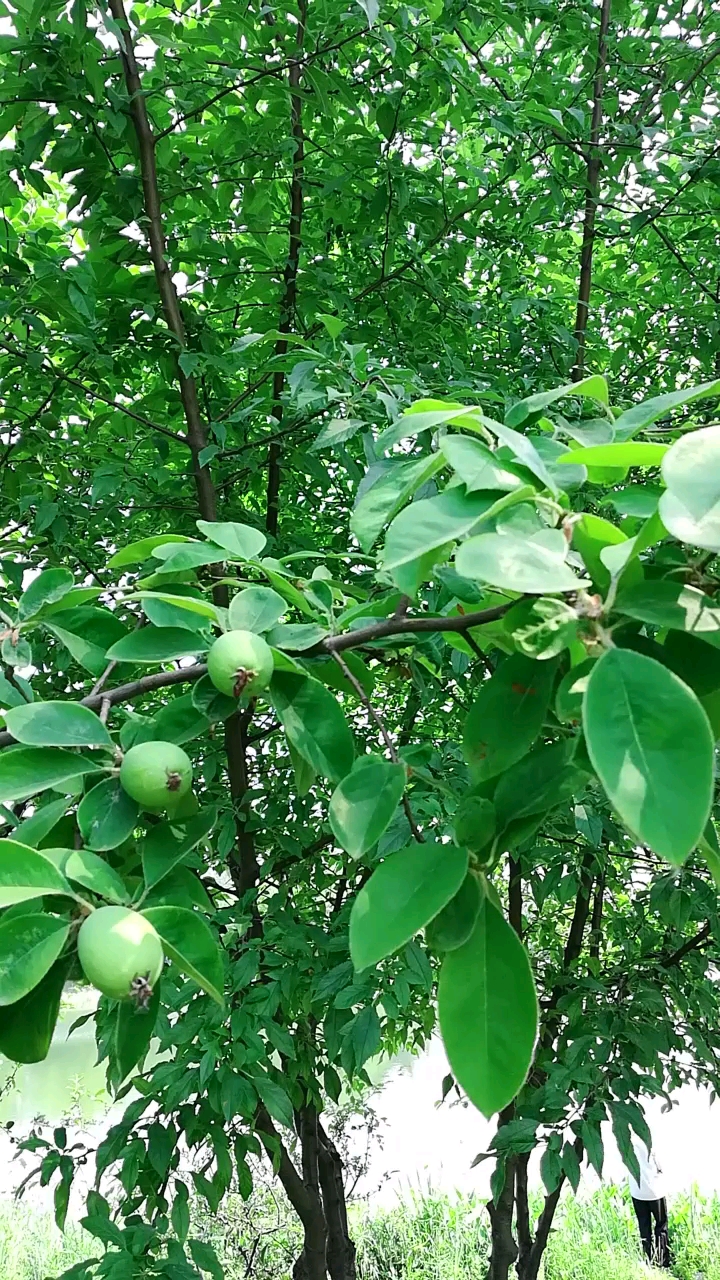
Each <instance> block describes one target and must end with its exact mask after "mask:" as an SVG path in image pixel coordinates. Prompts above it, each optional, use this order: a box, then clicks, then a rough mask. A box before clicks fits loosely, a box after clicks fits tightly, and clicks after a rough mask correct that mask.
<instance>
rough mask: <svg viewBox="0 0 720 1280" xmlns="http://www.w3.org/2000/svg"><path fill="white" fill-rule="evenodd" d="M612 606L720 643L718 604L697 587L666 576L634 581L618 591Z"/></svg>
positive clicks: (662, 625)
mask: <svg viewBox="0 0 720 1280" xmlns="http://www.w3.org/2000/svg"><path fill="white" fill-rule="evenodd" d="M615 607H616V609H617V611H618V613H625V614H627V616H628V617H629V618H636V619H637V621H638V622H649V623H650V625H651V626H654V627H663V628H665V627H669V628H672V629H674V630H676V631H687V632H690V633H691V634H693V635H697V636H700V637H701V638H702V639H703V640H705V641H706V642H707V644H712V645H719V646H720V607H718V605H716V604H715V602H714V600H713V599H712V598H711V597H710V596H706V595H704V593H703V592H702V591H698V589H697V587H689V586H686V585H685V584H684V583H682V582H671V581H670V580H669V579H663V580H661V581H658V582H638V583H636V584H635V585H634V586H632V587H627V588H624V589H623V590H622V591H621V592H620V593H619V595H618V598H617V602H616V605H615Z"/></svg>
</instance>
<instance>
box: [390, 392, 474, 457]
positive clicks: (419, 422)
mask: <svg viewBox="0 0 720 1280" xmlns="http://www.w3.org/2000/svg"><path fill="white" fill-rule="evenodd" d="M469 420H470V421H471V422H472V423H473V425H474V426H476V427H479V426H480V410H479V409H478V408H477V407H476V406H473V405H466V404H457V403H450V402H448V403H447V404H444V403H443V402H442V401H441V400H418V401H417V402H416V403H415V404H414V405H412V406H411V408H410V409H406V410H405V413H403V414H402V415H401V417H400V418H398V420H397V422H393V423H391V425H390V426H389V427H386V428H385V430H384V431H382V432H381V433H380V435H379V436H378V438H377V440H376V441H375V453H376V455H378V456H379V455H380V454H381V453H386V452H387V450H388V449H392V447H393V445H396V444H399V443H400V441H401V440H408V439H410V438H411V437H415V436H419V435H422V433H423V432H424V431H431V430H432V429H433V428H434V427H442V426H445V424H446V423H448V422H457V423H459V424H460V425H461V426H463V425H467V423H468V421H469Z"/></svg>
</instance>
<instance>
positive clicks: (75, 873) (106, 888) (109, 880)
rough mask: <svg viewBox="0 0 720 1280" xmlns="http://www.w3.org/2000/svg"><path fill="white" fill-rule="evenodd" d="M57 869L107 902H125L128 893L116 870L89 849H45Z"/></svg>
mask: <svg viewBox="0 0 720 1280" xmlns="http://www.w3.org/2000/svg"><path fill="white" fill-rule="evenodd" d="M45 852H46V854H47V857H48V858H52V860H53V862H55V863H56V865H57V867H58V869H59V870H60V871H61V872H62V874H63V875H64V876H66V878H67V879H68V880H72V881H74V882H75V884H80V885H82V886H83V888H84V889H90V890H91V892H92V893H97V894H98V895H99V897H101V898H107V899H108V901H109V902H116V903H123V904H124V903H126V902H127V901H128V899H129V896H130V895H129V894H128V891H127V889H126V888H125V885H124V884H123V882H122V880H121V878H120V876H119V875H118V874H117V871H113V869H112V867H111V866H109V865H108V863H107V862H105V860H104V859H103V858H99V857H98V855H97V854H96V853H91V852H90V850H89V849H47V850H45Z"/></svg>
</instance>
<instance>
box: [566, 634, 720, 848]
mask: <svg viewBox="0 0 720 1280" xmlns="http://www.w3.org/2000/svg"><path fill="white" fill-rule="evenodd" d="M583 724H584V728H585V738H586V741H587V748H588V752H589V754H590V759H591V761H592V763H593V767H594V768H595V771H596V773H597V775H598V777H599V778H600V781H601V782H602V784H603V787H604V788H605V791H606V792H607V795H608V799H609V800H610V802H611V804H612V805H613V807H614V808H615V809H616V810H617V812H618V814H619V815H620V817H621V819H622V821H623V822H624V823H625V825H626V826H627V827H628V829H629V830H630V831H631V832H632V833H633V834H634V835H636V836H637V837H638V838H639V839H640V840H642V841H643V843H645V844H647V845H649V847H650V848H651V849H653V850H654V852H655V853H659V854H662V855H663V857H666V858H667V859H668V860H669V861H670V862H673V863H676V864H680V863H682V862H683V861H684V860H685V858H686V857H687V855H688V854H689V853H690V852H691V851H692V850H693V849H694V848H695V847H696V845H697V843H698V841H699V839H700V837H701V835H702V833H703V830H704V828H705V824H706V822H707V820H708V816H709V814H710V808H711V804H712V796H713V755H714V750H713V748H714V740H713V734H712V731H711V729H710V725H709V723H708V718H707V715H706V714H705V712H704V711H703V708H702V707H701V705H700V703H699V701H698V699H697V697H696V696H695V694H694V693H693V692H692V690H691V689H689V688H688V686H687V685H686V684H683V682H682V680H680V679H679V678H678V677H677V676H676V675H675V674H674V673H673V672H671V671H668V670H667V668H666V667H663V666H661V664H660V663H659V662H656V661H655V660H654V659H653V658H648V657H646V656H645V655H644V654H640V653H633V652H632V650H630V649H610V650H608V651H607V652H606V653H604V654H603V656H602V658H600V660H599V661H598V662H597V663H596V664H595V666H594V668H593V670H592V672H591V675H590V679H589V681H588V687H587V692H586V694H585V703H584V707H583ZM679 796H681V797H682V803H679V802H678V797H679Z"/></svg>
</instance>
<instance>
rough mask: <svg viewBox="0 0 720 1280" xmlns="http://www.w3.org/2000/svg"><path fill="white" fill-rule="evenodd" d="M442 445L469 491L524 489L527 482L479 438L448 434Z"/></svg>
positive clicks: (449, 461) (449, 462)
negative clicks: (499, 460)
mask: <svg viewBox="0 0 720 1280" xmlns="http://www.w3.org/2000/svg"><path fill="white" fill-rule="evenodd" d="M440 448H441V451H442V453H443V455H444V457H445V459H446V461H447V462H448V464H449V465H450V466H451V467H452V469H453V471H455V472H457V474H458V476H459V477H460V479H461V480H462V482H463V484H464V485H465V488H466V490H467V492H468V493H474V492H475V491H476V490H479V489H486V490H487V489H501V490H503V491H505V492H510V491H511V490H513V489H521V488H522V487H523V485H524V484H525V481H524V480H522V479H521V477H520V476H517V475H515V474H514V473H513V472H512V471H508V469H507V467H506V466H504V465H503V463H502V462H498V460H497V458H496V457H495V454H494V453H493V452H492V450H491V449H488V447H487V445H486V444H482V443H481V442H480V441H479V440H472V439H470V437H469V436H460V435H452V436H445V438H444V439H443V440H442V441H441V444H440Z"/></svg>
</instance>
